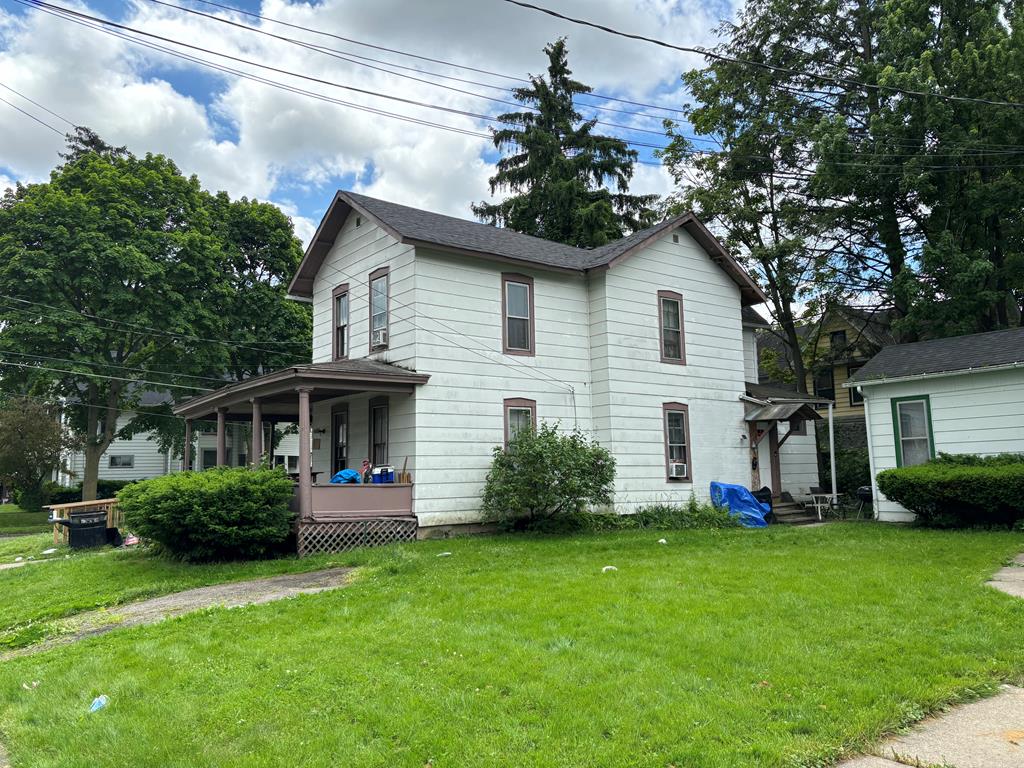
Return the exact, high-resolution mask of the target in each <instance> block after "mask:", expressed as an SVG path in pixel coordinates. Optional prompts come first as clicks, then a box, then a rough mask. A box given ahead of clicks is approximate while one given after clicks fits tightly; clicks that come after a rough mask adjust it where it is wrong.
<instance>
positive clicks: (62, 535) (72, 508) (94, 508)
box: [47, 499, 122, 544]
mask: <svg viewBox="0 0 1024 768" xmlns="http://www.w3.org/2000/svg"><path fill="white" fill-rule="evenodd" d="M47 509H49V510H50V516H51V517H59V518H67V517H68V516H69V515H71V514H82V513H83V512H96V513H99V512H106V514H107V528H120V527H121V524H122V519H121V510H119V509H118V508H117V499H96V500H94V501H76V502H74V503H72V504H51V505H50V506H49V507H47ZM67 540H68V529H67V528H66V527H65V526H63V525H58V524H57V523H54V524H53V543H54V544H62V543H65V544H66V543H67Z"/></svg>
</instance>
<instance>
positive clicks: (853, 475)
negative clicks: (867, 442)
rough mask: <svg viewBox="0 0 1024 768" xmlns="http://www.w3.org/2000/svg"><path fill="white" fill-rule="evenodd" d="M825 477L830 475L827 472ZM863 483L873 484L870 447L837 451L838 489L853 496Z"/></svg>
mask: <svg viewBox="0 0 1024 768" xmlns="http://www.w3.org/2000/svg"><path fill="white" fill-rule="evenodd" d="M826 458H827V457H826ZM825 477H826V478H827V477H828V473H827V472H826V474H825ZM862 485H871V463H870V462H869V460H868V449H867V448H850V449H847V450H843V451H836V490H837V491H838V492H839V493H845V494H847V495H849V496H853V495H854V494H856V493H857V489H858V488H860V487H861V486H862Z"/></svg>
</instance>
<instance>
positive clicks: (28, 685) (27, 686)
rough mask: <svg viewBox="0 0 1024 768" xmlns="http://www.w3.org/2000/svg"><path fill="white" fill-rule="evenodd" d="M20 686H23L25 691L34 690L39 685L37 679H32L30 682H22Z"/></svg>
mask: <svg viewBox="0 0 1024 768" xmlns="http://www.w3.org/2000/svg"><path fill="white" fill-rule="evenodd" d="M21 687H22V688H24V689H25V690H26V691H34V690H35V689H36V688H38V687H39V681H38V680H33V681H32V682H31V683H22V684H21Z"/></svg>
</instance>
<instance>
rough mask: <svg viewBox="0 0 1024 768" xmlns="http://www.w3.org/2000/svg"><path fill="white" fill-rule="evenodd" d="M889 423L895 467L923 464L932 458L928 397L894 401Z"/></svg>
mask: <svg viewBox="0 0 1024 768" xmlns="http://www.w3.org/2000/svg"><path fill="white" fill-rule="evenodd" d="M892 421H893V427H894V431H895V435H896V466H898V467H913V466H915V465H917V464H924V463H925V462H926V461H928V460H929V459H931V458H932V457H933V456H934V455H935V444H934V440H933V439H932V415H931V403H930V401H929V399H928V395H921V396H919V397H899V398H894V399H893V401H892Z"/></svg>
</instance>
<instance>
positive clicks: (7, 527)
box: [0, 504, 52, 536]
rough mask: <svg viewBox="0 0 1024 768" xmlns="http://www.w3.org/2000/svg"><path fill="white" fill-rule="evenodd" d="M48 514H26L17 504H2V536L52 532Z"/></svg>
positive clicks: (0, 531) (0, 505) (0, 509)
mask: <svg viewBox="0 0 1024 768" xmlns="http://www.w3.org/2000/svg"><path fill="white" fill-rule="evenodd" d="M47 514H48V513H47V512H45V511H43V510H40V511H39V512H26V511H24V510H23V509H21V508H20V507H19V506H17V505H16V504H0V536H5V535H8V534H16V533H41V532H43V531H46V530H52V526H50V525H48V524H47V522H46V518H47Z"/></svg>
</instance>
